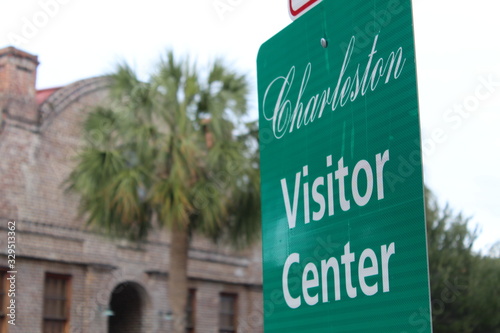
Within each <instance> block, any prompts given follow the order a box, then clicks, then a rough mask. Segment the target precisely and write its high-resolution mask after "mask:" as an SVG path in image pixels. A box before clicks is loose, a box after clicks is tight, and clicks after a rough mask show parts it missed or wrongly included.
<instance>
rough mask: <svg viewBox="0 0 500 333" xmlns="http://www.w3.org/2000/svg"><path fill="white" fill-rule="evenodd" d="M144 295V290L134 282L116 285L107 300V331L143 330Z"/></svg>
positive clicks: (129, 331)
mask: <svg viewBox="0 0 500 333" xmlns="http://www.w3.org/2000/svg"><path fill="white" fill-rule="evenodd" d="M145 297H146V291H145V290H144V288H143V287H142V286H141V285H139V284H137V283H135V282H124V283H121V284H119V285H118V286H116V287H115V289H113V292H112V293H111V299H110V302H109V309H110V310H111V311H112V314H111V315H110V317H109V319H108V333H141V332H144V324H145V323H144V322H143V318H144V314H145V303H146V300H145Z"/></svg>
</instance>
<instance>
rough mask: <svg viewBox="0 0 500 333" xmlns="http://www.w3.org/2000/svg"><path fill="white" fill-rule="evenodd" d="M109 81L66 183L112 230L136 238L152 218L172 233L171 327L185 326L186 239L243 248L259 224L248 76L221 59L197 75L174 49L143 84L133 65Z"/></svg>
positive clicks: (90, 218) (87, 211) (97, 222)
mask: <svg viewBox="0 0 500 333" xmlns="http://www.w3.org/2000/svg"><path fill="white" fill-rule="evenodd" d="M111 79H112V86H111V89H110V103H109V104H107V105H105V106H101V107H98V108H96V109H94V110H92V111H91V112H90V113H89V114H88V117H87V118H86V121H85V123H84V134H85V144H84V147H83V149H82V151H81V153H80V154H79V155H78V157H77V164H76V167H75V168H74V170H73V171H72V173H71V174H70V176H69V178H68V188H69V189H70V190H71V191H74V192H77V193H78V194H79V195H80V197H81V200H80V212H81V214H82V216H85V218H86V220H87V222H88V223H89V224H90V225H93V226H96V227H98V228H99V229H100V230H102V231H104V232H106V233H107V234H108V235H114V236H118V237H129V238H131V239H134V240H140V239H143V238H145V237H147V234H148V232H150V231H152V230H156V227H157V226H156V225H155V223H154V221H157V224H158V225H159V227H165V228H167V229H169V230H170V232H171V244H170V260H169V263H170V264H169V265H170V266H169V297H170V304H171V307H172V312H173V322H174V332H176V333H181V332H182V333H184V332H185V308H186V300H187V259H188V247H189V239H190V236H191V235H192V234H193V233H199V234H202V235H205V236H207V237H210V238H211V239H213V240H215V241H229V242H231V243H232V244H234V245H239V246H241V245H244V244H248V243H250V242H251V241H252V240H253V239H254V238H255V237H256V236H258V232H259V230H260V223H259V221H260V193H259V191H260V189H259V174H258V163H257V162H258V161H257V154H256V143H255V142H254V141H253V140H252V138H253V136H251V135H250V134H248V133H249V131H246V132H245V131H244V130H243V129H244V127H245V124H244V122H243V120H242V119H243V117H244V116H245V115H246V113H247V99H246V96H247V92H248V86H247V82H246V78H245V77H244V76H242V75H238V74H237V73H235V72H233V71H231V70H229V69H228V68H227V67H226V66H225V65H224V64H223V62H222V61H220V60H218V61H215V62H214V64H213V65H212V66H210V68H209V69H208V71H207V72H206V73H201V74H200V73H199V72H198V69H197V68H196V66H195V65H194V64H192V62H190V61H189V59H188V58H179V59H178V58H176V57H175V56H174V54H173V53H172V52H169V53H168V54H167V56H166V57H165V58H164V59H162V60H161V62H160V64H159V66H158V68H157V71H156V73H155V74H153V75H151V77H150V78H149V80H148V81H147V82H143V81H141V80H139V78H138V76H137V74H136V73H135V72H134V71H133V70H132V69H131V68H130V67H129V66H127V65H120V66H119V67H118V69H117V71H116V72H115V73H114V74H113V75H111ZM245 133H247V134H246V135H245Z"/></svg>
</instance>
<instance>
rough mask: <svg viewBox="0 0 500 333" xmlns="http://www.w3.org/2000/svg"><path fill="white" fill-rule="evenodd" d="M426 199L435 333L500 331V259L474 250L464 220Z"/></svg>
mask: <svg viewBox="0 0 500 333" xmlns="http://www.w3.org/2000/svg"><path fill="white" fill-rule="evenodd" d="M426 198H427V200H426V215H427V235H428V249H429V274H430V285H431V305H432V319H433V330H434V333H456V332H461V333H462V332H463V333H498V332H500V285H499V283H498V282H499V279H500V259H498V258H493V257H488V256H482V255H480V254H477V253H475V252H474V251H473V249H472V246H473V243H474V240H475V239H476V237H477V232H476V231H470V230H469V227H468V222H469V220H468V219H466V218H464V217H463V216H462V215H461V214H453V212H452V211H451V209H450V208H449V207H448V206H446V207H445V208H444V209H441V208H440V207H439V205H438V204H437V201H436V199H435V198H434V196H433V195H432V193H431V192H430V191H429V190H426Z"/></svg>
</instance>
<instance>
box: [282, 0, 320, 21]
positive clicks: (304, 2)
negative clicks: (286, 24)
mask: <svg viewBox="0 0 500 333" xmlns="http://www.w3.org/2000/svg"><path fill="white" fill-rule="evenodd" d="M319 2H321V0H288V12H289V13H290V17H291V18H292V20H295V19H296V18H297V17H299V16H300V15H302V14H304V13H305V12H306V11H308V10H309V9H311V8H312V7H314V5H316V4H318V3H319Z"/></svg>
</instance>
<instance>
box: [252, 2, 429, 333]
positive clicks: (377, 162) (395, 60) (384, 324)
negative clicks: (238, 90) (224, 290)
mask: <svg viewBox="0 0 500 333" xmlns="http://www.w3.org/2000/svg"><path fill="white" fill-rule="evenodd" d="M412 26H413V23H412V12H411V2H410V0H368V1H367V0H351V1H344V2H342V3H341V4H340V3H339V2H337V1H328V0H326V1H322V2H320V3H318V4H317V5H316V6H314V8H312V9H310V10H309V11H308V12H307V13H306V14H305V15H304V16H303V17H302V18H301V19H300V20H297V21H295V22H293V23H292V24H291V25H289V26H288V27H286V28H285V29H284V30H283V31H281V32H280V33H278V34H277V35H276V36H274V37H273V38H271V39H270V40H269V41H267V42H266V43H264V44H263V45H262V47H261V49H260V51H259V55H258V59H257V72H258V93H259V126H260V149H261V179H262V180H261V182H262V228H263V230H262V231H263V232H262V233H263V236H262V237H263V271H264V318H265V322H264V327H265V332H266V333H271V332H289V333H294V332H316V333H321V332H385V333H390V332H394V333H396V332H397V333H404V332H431V322H430V318H431V317H430V299H429V279H428V261H427V243H426V227H425V216H424V198H423V194H424V191H423V183H422V162H421V146H420V127H419V113H418V98H417V84H416V68H415V51H414V39H413V28H412Z"/></svg>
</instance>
